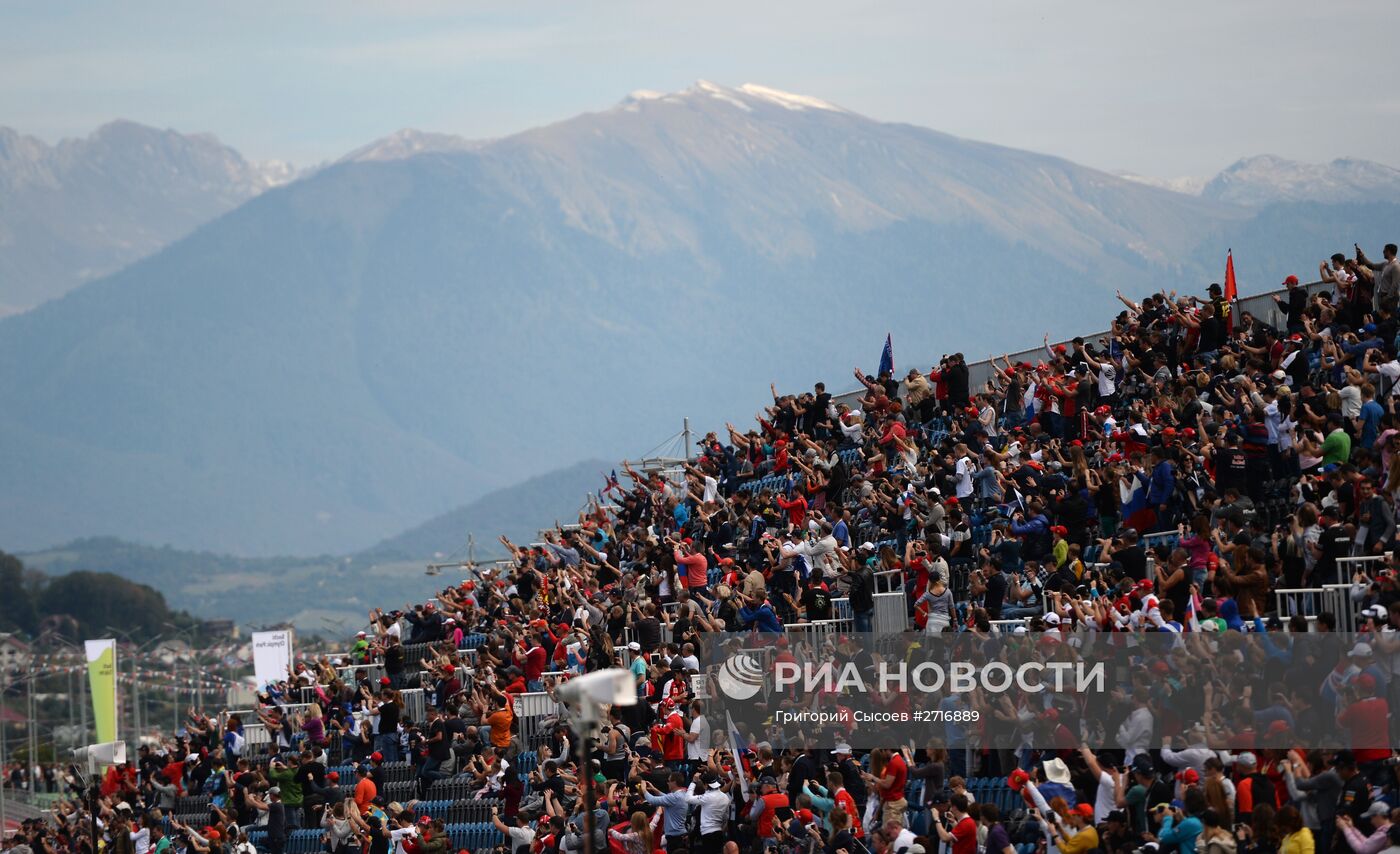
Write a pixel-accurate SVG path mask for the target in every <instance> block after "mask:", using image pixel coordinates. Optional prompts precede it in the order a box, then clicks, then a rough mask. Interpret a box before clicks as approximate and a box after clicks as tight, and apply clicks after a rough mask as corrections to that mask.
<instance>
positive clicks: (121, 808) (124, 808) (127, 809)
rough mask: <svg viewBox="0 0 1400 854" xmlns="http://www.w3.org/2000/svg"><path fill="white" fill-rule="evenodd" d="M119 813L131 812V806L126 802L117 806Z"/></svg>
mask: <svg viewBox="0 0 1400 854" xmlns="http://www.w3.org/2000/svg"><path fill="white" fill-rule="evenodd" d="M117 812H131V804H129V803H127V802H126V801H122V802H121V803H119V804H117Z"/></svg>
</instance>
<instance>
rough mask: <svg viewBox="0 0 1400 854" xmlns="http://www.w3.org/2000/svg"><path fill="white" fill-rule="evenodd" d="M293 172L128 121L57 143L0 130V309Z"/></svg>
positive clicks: (144, 248) (156, 244)
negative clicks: (253, 161)
mask: <svg viewBox="0 0 1400 854" xmlns="http://www.w3.org/2000/svg"><path fill="white" fill-rule="evenodd" d="M294 177H295V170H293V169H292V167H290V166H288V165H287V164H285V163H279V162H269V163H252V162H249V161H248V160H245V159H244V158H243V156H242V155H240V154H239V153H238V152H237V151H234V150H233V149H231V148H229V147H228V146H226V145H224V144H222V143H220V142H219V141H218V140H217V139H215V138H214V137H212V136H208V135H205V134H194V135H183V134H179V133H176V132H175V131H173V130H157V129H155V128H151V127H146V126H145V125H140V124H137V123H135V122H128V121H115V122H111V123H109V124H106V125H103V126H102V127H100V128H98V129H97V130H96V131H94V132H93V133H92V134H91V135H89V136H88V137H86V138H84V139H65V140H63V141H62V142H59V143H58V144H57V145H48V144H46V143H44V142H43V141H41V140H38V139H35V138H34V137H32V136H24V135H21V134H20V133H18V132H17V131H14V130H11V129H10V128H6V127H0V314H8V313H13V312H17V311H22V310H24V309H28V308H31V307H33V306H35V305H37V304H39V303H41V302H43V301H45V300H48V299H52V298H54V297H58V296H61V295H63V294H65V293H67V292H68V291H70V290H72V289H73V288H74V287H76V286H78V285H80V284H82V283H83V282H87V281H91V280H93V279H97V278H100V277H102V276H104V275H106V274H108V273H111V272H113V271H115V270H119V269H121V268H122V267H124V266H126V265H127V264H129V263H131V262H132V261H135V260H137V259H138V258H142V257H145V256H146V255H149V254H151V253H152V252H155V251H156V250H158V249H160V248H162V247H164V246H166V245H168V244H170V243H172V242H174V241H175V240H178V239H179V238H181V237H184V236H185V235H186V234H189V233H190V232H191V231H193V230H194V229H195V228H197V227H199V226H200V225H203V224H204V223H206V222H208V221H209V220H211V219H213V218H215V217H217V216H218V215H219V214H222V213H224V212H226V211H229V210H232V209H233V208H235V207H237V206H238V205H240V204H242V203H243V202H245V201H247V200H248V199H250V198H252V197H253V196H256V195H257V194H259V193H261V192H263V191H264V190H267V189H269V188H271V187H276V186H279V185H281V184H285V183H287V182H288V181H290V180H292V179H293V178H294Z"/></svg>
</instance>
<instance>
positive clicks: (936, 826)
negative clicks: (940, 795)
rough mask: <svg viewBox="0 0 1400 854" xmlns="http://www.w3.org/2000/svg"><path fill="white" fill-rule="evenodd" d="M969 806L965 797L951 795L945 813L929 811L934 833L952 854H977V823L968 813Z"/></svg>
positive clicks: (935, 810)
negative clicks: (948, 846) (947, 846)
mask: <svg viewBox="0 0 1400 854" xmlns="http://www.w3.org/2000/svg"><path fill="white" fill-rule="evenodd" d="M970 806H971V805H970V804H969V803H968V800H967V796H966V795H953V796H952V797H951V798H949V799H948V808H947V810H946V811H943V812H940V811H939V810H937V809H930V810H929V820H930V822H931V824H932V826H933V830H934V832H935V833H937V834H938V838H939V840H940V841H942V842H944V843H946V844H948V845H950V846H951V847H952V854H977V821H976V820H975V819H973V817H972V816H971V815H970V814H969V813H968V808H969V807H970Z"/></svg>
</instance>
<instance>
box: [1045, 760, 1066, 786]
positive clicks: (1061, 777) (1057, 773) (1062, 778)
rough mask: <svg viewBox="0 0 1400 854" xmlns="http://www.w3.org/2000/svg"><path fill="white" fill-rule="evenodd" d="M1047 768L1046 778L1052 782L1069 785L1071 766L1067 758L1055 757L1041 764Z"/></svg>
mask: <svg viewBox="0 0 1400 854" xmlns="http://www.w3.org/2000/svg"><path fill="white" fill-rule="evenodd" d="M1041 767H1042V768H1044V769H1045V779H1046V780H1049V781H1050V782H1051V783H1059V784H1060V785H1062V786H1068V785H1069V766H1068V765H1066V764H1065V760H1063V759H1059V758H1055V759H1051V760H1048V761H1046V762H1045V763H1043V764H1042V765H1041Z"/></svg>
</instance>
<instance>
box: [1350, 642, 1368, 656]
mask: <svg viewBox="0 0 1400 854" xmlns="http://www.w3.org/2000/svg"><path fill="white" fill-rule="evenodd" d="M1371 655H1372V652H1371V645H1370V644H1369V643H1366V642H1365V641H1360V642H1359V643H1357V644H1356V646H1354V647H1352V648H1351V652H1349V653H1347V658H1370V657H1371Z"/></svg>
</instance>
